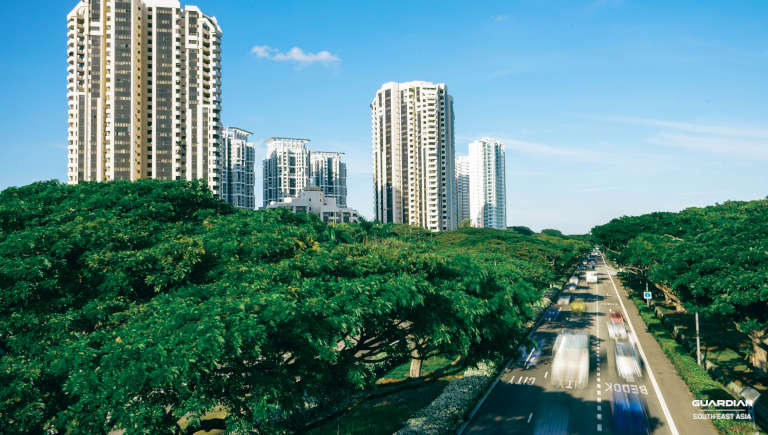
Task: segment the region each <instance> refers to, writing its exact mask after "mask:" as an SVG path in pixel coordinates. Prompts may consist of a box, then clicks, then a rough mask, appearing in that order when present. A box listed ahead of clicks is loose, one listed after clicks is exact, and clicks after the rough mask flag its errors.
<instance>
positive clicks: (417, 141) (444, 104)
mask: <svg viewBox="0 0 768 435" xmlns="http://www.w3.org/2000/svg"><path fill="white" fill-rule="evenodd" d="M371 110H372V119H371V121H372V138H373V173H374V207H375V216H376V219H377V220H379V221H381V222H392V223H405V224H410V225H416V226H420V227H423V228H427V229H429V230H431V231H445V230H452V229H454V228H456V227H457V226H458V222H457V220H458V216H457V206H456V202H457V197H456V176H455V174H454V171H455V163H454V154H455V151H454V133H453V122H454V117H453V98H452V97H451V96H450V95H449V94H448V90H447V88H446V86H445V84H443V83H440V84H434V83H429V82H422V81H415V82H407V83H394V82H390V83H385V84H384V85H383V86H382V87H381V88H380V89H379V90H378V92H376V96H375V97H374V99H373V102H372V103H371Z"/></svg>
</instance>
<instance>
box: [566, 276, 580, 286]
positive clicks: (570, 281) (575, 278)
mask: <svg viewBox="0 0 768 435" xmlns="http://www.w3.org/2000/svg"><path fill="white" fill-rule="evenodd" d="M568 283H570V284H576V285H579V277H578V276H575V275H574V276H572V277H571V279H569V280H568Z"/></svg>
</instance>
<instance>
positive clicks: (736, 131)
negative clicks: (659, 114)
mask: <svg viewBox="0 0 768 435" xmlns="http://www.w3.org/2000/svg"><path fill="white" fill-rule="evenodd" d="M593 118H595V119H597V120H601V121H611V122H621V123H625V124H635V125H647V126H650V127H661V128H669V129H673V130H681V131H686V132H689V133H698V134H713V135H718V136H737V137H755V138H761V139H768V130H766V129H751V128H736V127H723V126H719V125H702V124H691V123H687V122H676V121H663V120H660V119H648V118H634V117H625V116H596V117H593Z"/></svg>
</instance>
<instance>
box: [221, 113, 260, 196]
mask: <svg viewBox="0 0 768 435" xmlns="http://www.w3.org/2000/svg"><path fill="white" fill-rule="evenodd" d="M252 134H253V133H251V132H250V131H246V130H243V129H240V128H236V127H227V128H225V129H224V142H223V147H222V149H221V154H222V156H221V157H222V170H221V198H222V199H223V200H225V201H227V202H228V203H230V204H232V205H233V206H235V207H238V208H246V209H250V210H253V209H255V208H256V200H255V197H254V195H255V193H256V192H255V190H254V189H255V179H256V168H255V164H256V155H255V150H254V145H253V144H252V143H250V142H248V137H249V136H250V135H252Z"/></svg>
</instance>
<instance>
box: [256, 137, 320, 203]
mask: <svg viewBox="0 0 768 435" xmlns="http://www.w3.org/2000/svg"><path fill="white" fill-rule="evenodd" d="M307 142H309V139H297V138H291V137H273V138H269V139H267V141H266V142H265V144H266V145H267V157H266V159H264V173H263V176H264V207H266V206H268V205H269V204H270V203H272V202H281V201H283V200H284V199H285V198H289V197H295V196H297V195H298V193H299V192H301V191H303V190H304V189H305V188H306V187H307V186H308V185H309V175H310V168H311V167H310V163H309V149H308V148H307Z"/></svg>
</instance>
